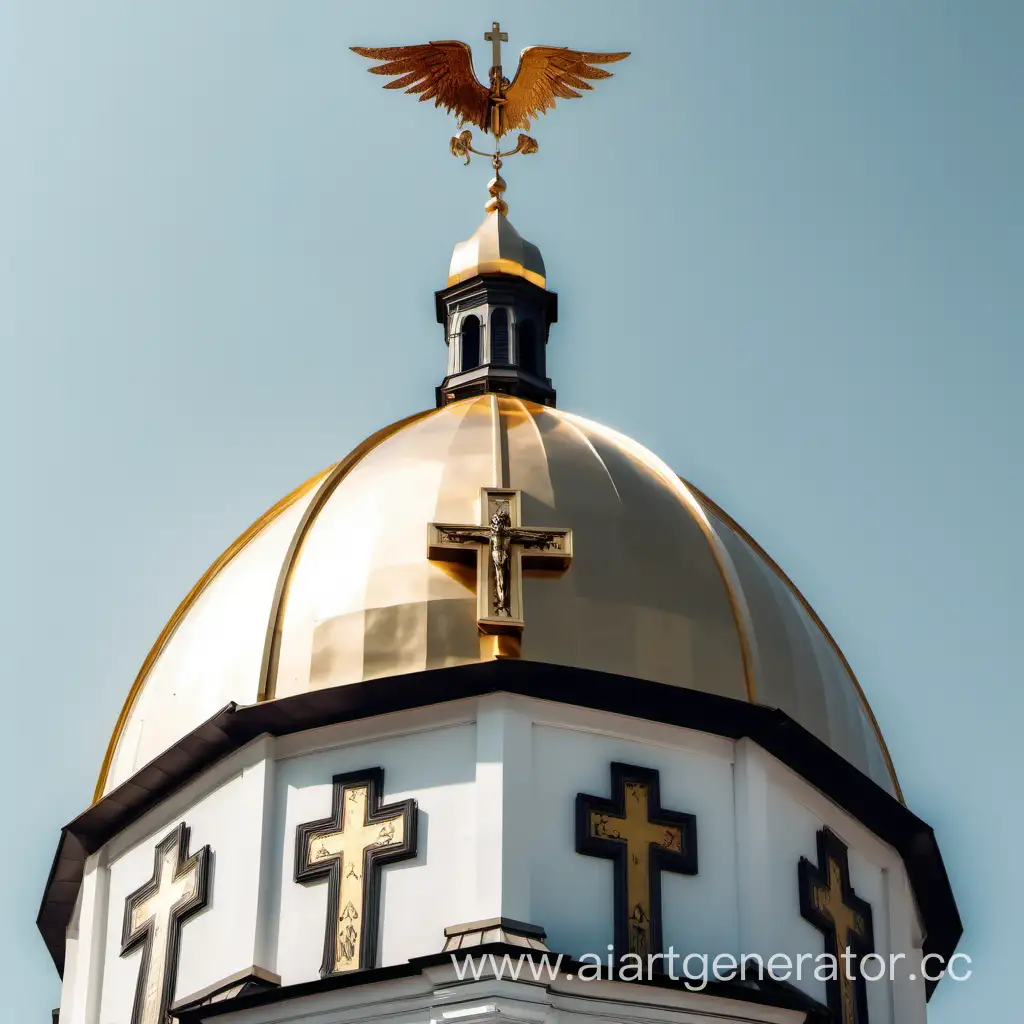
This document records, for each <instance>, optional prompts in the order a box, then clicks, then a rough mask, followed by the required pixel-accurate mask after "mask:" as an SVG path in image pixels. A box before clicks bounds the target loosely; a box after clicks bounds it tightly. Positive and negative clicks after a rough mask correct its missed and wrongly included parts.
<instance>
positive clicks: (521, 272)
mask: <svg viewBox="0 0 1024 1024" xmlns="http://www.w3.org/2000/svg"><path fill="white" fill-rule="evenodd" d="M482 274H504V275H505V276H506V277H522V278H525V279H526V280H527V281H529V282H530V284H535V285H536V286H537V287H538V288H546V287H547V278H546V277H545V276H544V275H543V274H538V273H537V272H536V271H535V270H528V269H527V268H526V267H524V266H523V265H522V264H521V263H517V262H516V261H515V260H510V259H497V260H484V262H482V263H476V264H474V265H473V266H471V267H467V268H466V269H465V270H460V271H459V272H458V273H457V274H449V275H448V287H449V288H450V287H451V286H452V285H453V284H461V283H462V282H463V281H469V280H471V279H472V278H474V277H480V276H481V275H482Z"/></svg>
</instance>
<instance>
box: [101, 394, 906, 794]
mask: <svg viewBox="0 0 1024 1024" xmlns="http://www.w3.org/2000/svg"><path fill="white" fill-rule="evenodd" d="M492 486H493V487H502V488H510V489H518V490H519V491H521V511H522V522H523V524H524V525H525V526H550V527H567V528H570V529H571V530H572V536H573V541H572V544H573V548H574V551H575V558H574V559H573V562H572V564H571V566H570V567H569V569H568V571H566V572H564V573H563V574H561V575H555V574H550V573H547V574H540V575H538V576H531V575H530V574H526V576H525V578H524V580H523V618H524V620H525V630H524V632H523V636H522V657H523V658H525V659H528V660H530V661H535V662H547V663H551V664H556V665H568V666H576V667H580V668H589V669H597V670H601V671H603V672H610V673H617V674H621V675H623V676H632V677H636V678H640V679H646V680H654V681H657V682H661V683H666V684H670V685H672V686H678V687H686V688H688V689H691V690H697V691H704V692H707V693H712V694H717V695H720V696H724V697H730V698H734V699H736V700H738V701H752V702H756V703H759V704H763V705H769V706H773V707H777V708H779V709H781V710H782V711H783V712H785V713H786V714H787V715H789V716H790V717H791V718H792V719H794V720H795V721H796V722H798V723H799V724H800V725H802V726H804V727H805V728H806V729H808V730H809V731H810V732H811V733H813V734H814V735H815V736H817V737H818V738H819V739H820V740H822V741H823V742H824V743H826V744H828V745H829V746H830V747H831V748H832V749H833V750H835V751H836V752H837V753H838V754H840V755H841V756H842V757H844V758H846V760H847V761H849V762H851V763H852V764H853V765H855V766H856V767H857V768H859V769H860V770H861V771H862V772H864V773H865V774H866V775H868V776H870V778H872V779H873V780H874V781H875V782H876V783H878V784H879V785H881V786H882V787H883V788H885V789H887V790H888V791H889V792H891V793H897V794H898V792H899V790H898V785H897V782H896V778H895V775H894V774H893V771H892V767H891V763H890V761H889V757H888V754H887V752H886V749H885V745H884V741H883V740H882V737H881V734H880V733H879V731H878V728H877V725H876V724H875V721H874V718H873V717H872V714H871V711H870V709H869V707H868V705H867V702H866V700H865V699H864V696H863V694H862V693H861V691H860V688H859V686H858V684H857V681H856V679H855V678H854V676H853V673H852V672H851V671H850V669H849V666H848V665H847V663H846V661H845V659H844V658H843V656H842V654H841V653H840V651H839V649H838V647H837V646H836V645H835V643H834V642H833V641H832V638H831V637H830V636H829V634H828V632H827V631H826V629H825V628H824V626H823V625H822V624H821V622H820V621H819V619H818V618H817V616H816V615H815V614H814V612H813V611H812V610H811V608H810V607H809V606H808V604H807V603H806V601H804V599H803V598H802V597H801V595H800V594H799V592H798V591H797V590H796V588H795V587H794V586H793V585H792V584H791V583H790V581H789V580H788V579H787V578H786V576H785V575H784V574H783V573H782V572H781V570H779V569H778V567H777V566H776V565H775V563H774V562H772V561H771V559H770V558H768V556H767V555H766V554H765V553H764V552H763V551H762V550H761V549H760V548H759V547H758V546H757V544H756V543H755V542H754V541H753V540H751V538H749V537H748V536H747V535H746V534H745V533H744V532H743V531H742V530H741V529H740V528H739V527H738V526H737V525H736V524H735V523H734V522H733V521H732V520H731V519H730V518H729V517H728V516H726V515H725V514H724V513H723V512H722V511H721V510H720V509H718V507H717V506H716V505H714V503H712V502H711V501H710V500H709V499H708V498H706V497H705V496H704V495H703V494H701V493H700V492H699V491H698V490H697V489H696V488H694V487H692V486H690V485H688V484H687V483H685V482H684V481H682V480H681V479H680V478H679V477H678V476H676V475H675V474H674V473H673V472H672V471H671V470H670V469H669V468H668V467H667V466H666V465H665V464H664V463H663V462H662V461H661V460H659V459H658V458H657V457H656V456H655V455H653V454H652V453H651V452H649V451H647V449H645V448H644V447H642V446H641V445H639V444H638V443H637V442H635V441H631V440H630V439H628V438H626V437H624V436H622V435H621V434H619V433H617V432H615V431H614V430H611V429H609V428H607V427H603V426H600V425H598V424H596V423H592V422H590V421H588V420H584V419H581V418H580V417H578V416H574V415H572V414H570V413H567V412H563V411H560V410H556V409H553V408H548V407H545V406H541V405H537V404H534V403H532V402H529V401H525V400H523V399H521V398H516V397H506V396H499V395H496V394H484V395H480V396H478V397H472V398H467V399H463V400H461V401H455V402H453V403H451V404H448V405H445V406H443V407H442V408H440V409H436V410H431V411H430V412H426V413H421V414H419V415H417V416H413V417H411V418H409V419H407V420H403V421H401V422H399V423H397V424H394V425H393V426H391V427H388V428H386V429H384V430H382V431H380V432H379V433H378V434H376V435H374V436H373V437H371V438H370V439H368V440H367V441H366V442H365V443H364V444H363V445H361V446H360V447H359V448H357V449H356V450H355V451H354V452H353V453H352V454H350V455H349V456H347V457H346V458H345V459H344V460H342V462H340V463H338V464H337V465H335V466H333V467H331V468H330V469H328V470H326V471H325V472H324V473H322V474H320V475H319V476H317V477H315V478H313V479H312V480H310V481H308V482H307V483H306V484H304V485H303V486H302V487H300V488H299V489H298V490H297V491H295V492H293V493H292V494H291V495H290V496H289V497H287V498H286V499H284V500H283V501H282V502H280V503H279V504H278V505H276V506H275V507H274V508H273V509H271V510H270V512H268V513H267V514H266V515H265V516H264V517H263V518H262V519H260V520H259V521H258V522H257V523H256V524H255V525H254V526H253V527H252V528H251V529H250V530H249V531H247V532H246V533H245V534H244V535H243V536H242V537H241V538H239V540H238V541H237V542H236V543H235V544H233V545H232V546H231V547H230V548H229V549H228V551H227V552H225V554H224V555H223V556H222V557H221V558H220V559H218V561H217V562H216V563H215V564H214V566H212V567H211V569H210V571H209V572H208V573H207V574H206V575H205V576H204V577H203V579H202V580H201V581H200V582H199V584H197V586H196V587H195V588H194V589H193V591H192V593H191V594H189V596H188V597H187V598H186V600H185V601H184V602H183V603H182V605H181V606H180V607H179V609H178V611H177V612H176V613H175V615H174V617H173V618H172V620H171V622H170V623H169V624H168V626H167V628H166V629H165V630H164V632H163V633H162V634H161V636H160V637H159V639H158V641H157V643H156V645H155V646H154V648H153V650H152V652H151V653H150V655H149V657H148V658H147V659H146V662H145V664H144V666H143V668H142V670H141V671H140V673H139V676H138V678H137V679H136V681H135V684H134V685H133V687H132V690H131V693H130V695H129V697H128V700H127V702H126V704H125V707H124V709H123V711H122V714H121V716H120V719H119V720H118V723H117V727H116V729H115V732H114V735H113V737H112V738H111V743H110V749H109V751H108V754H107V758H106V760H105V762H104V766H103V770H102V773H101V777H100V780H99V784H98V790H97V795H103V794H104V793H107V792H109V791H110V790H111V789H113V788H114V787H116V786H117V785H119V784H120V783H122V782H124V781H125V780H126V779H127V778H129V777H130V776H131V775H132V774H133V773H134V772H135V771H137V770H138V769H139V768H141V767H142V766H143V765H145V764H146V763H147V762H149V761H150V760H151V759H152V758H154V757H155V756H156V755H158V754H159V753H161V752H162V751H163V750H165V749H166V748H167V747H169V746H170V745H171V744H172V743H174V742H176V741H177V740H179V739H180V738H181V737H183V736H184V735H186V734H187V733H188V732H189V731H190V730H192V729H194V728H196V727H197V726H198V725H199V724H200V723H202V722H203V721H205V720H206V719H207V718H209V717H210V716H212V715H213V714H214V713H215V712H217V711H218V710H219V709H220V708H222V707H223V706H224V705H225V704H227V703H228V702H230V701H234V702H237V703H238V704H251V703H254V702H257V701H264V700H273V699H274V698H278V697H285V696H288V695H292V694H298V693H302V692H305V691H309V690H316V689H323V688H327V687H342V686H346V685H349V684H352V683H358V682H361V681H363V680H367V679H371V678H374V677H382V676H395V675H401V674H403V673H410V672H414V671H418V670H423V669H434V668H443V667H446V666H452V665H458V664H463V663H468V662H473V661H477V660H480V659H481V658H482V657H483V656H484V655H482V653H481V647H480V644H479V640H478V633H477V603H476V597H475V594H474V588H473V581H472V580H471V579H470V580H467V579H466V577H465V576H460V575H459V574H458V573H455V572H453V571H452V570H451V568H450V567H449V566H447V565H444V564H441V563H437V562H432V561H429V560H428V558H427V527H428V524H430V523H432V522H435V521H436V522H445V523H464V524H475V523H479V522H480V521H481V519H480V515H481V509H480V503H481V487H492ZM624 685H628V683H625V684H624Z"/></svg>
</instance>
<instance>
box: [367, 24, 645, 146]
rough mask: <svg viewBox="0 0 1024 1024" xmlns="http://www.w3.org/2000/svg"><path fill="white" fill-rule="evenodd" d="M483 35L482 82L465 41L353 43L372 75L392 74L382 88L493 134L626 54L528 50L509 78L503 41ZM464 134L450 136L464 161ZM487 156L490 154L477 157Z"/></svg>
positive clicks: (516, 125)
mask: <svg viewBox="0 0 1024 1024" xmlns="http://www.w3.org/2000/svg"><path fill="white" fill-rule="evenodd" d="M484 38H485V39H486V40H487V41H489V42H491V44H492V46H493V65H492V67H491V69H490V72H489V74H488V84H487V85H484V84H483V83H482V82H481V81H480V80H479V79H478V78H477V76H476V72H474V70H473V53H472V51H471V49H470V48H469V46H468V45H467V44H466V43H462V42H459V41H457V40H442V41H441V42H436V43H422V44H420V45H418V46H381V47H372V46H353V47H352V49H353V50H354V51H355V52H356V53H358V54H360V56H363V57H369V58H370V59H371V60H380V61H384V62H385V63H383V64H378V65H377V66H376V67H373V68H370V69H369V70H370V71H371V72H372V73H373V74H375V75H396V76H398V77H396V78H395V80H394V81H393V82H388V83H387V84H386V85H385V86H384V88H385V89H404V90H405V91H406V92H407V93H412V94H413V95H418V96H419V98H420V102H425V101H426V100H433V101H434V106H435V107H444V108H445V110H447V111H449V112H450V113H453V114H455V115H456V116H457V117H458V118H459V125H460V127H462V126H463V125H473V126H475V127H477V128H479V129H480V130H481V131H484V132H489V133H490V134H491V135H493V136H494V137H495V142H496V144H497V143H498V140H500V139H501V137H502V136H503V135H505V134H506V133H507V132H510V131H513V130H515V129H521V130H526V129H528V128H529V127H530V119H531V118H534V117H536V116H537V115H538V114H545V113H547V111H548V110H551V109H554V106H555V101H556V100H572V99H578V98H579V97H580V96H581V95H582V94H583V92H586V91H589V90H590V89H592V88H593V86H592V85H591V84H590V82H591V81H594V80H597V79H601V78H610V77H611V75H612V73H611V72H610V71H606V70H605V69H604V68H600V67H596V66H595V65H598V64H610V63H613V62H614V61H619V60H623V59H624V58H625V57H628V56H629V54H628V53H589V52H587V51H584V50H570V49H569V48H568V47H565V46H528V47H527V48H526V49H525V50H523V52H522V53H521V54H520V55H519V68H518V69H517V71H516V74H515V77H514V78H513V79H512V80H511V81H509V80H508V79H507V78H506V77H504V75H503V74H502V71H501V43H502V42H503V41H505V40H507V39H508V35H507V33H504V32H501V31H500V26H499V25H498V24H497V22H495V23H494V24H493V25H492V30H491V31H490V32H488V33H486V34H485V36H484ZM470 139H471V135H470V133H469V132H462V133H461V134H459V135H457V136H456V137H455V138H453V139H452V143H451V144H452V152H453V153H455V154H457V155H459V156H465V157H466V161H467V163H468V162H469V154H470V153H479V150H476V149H473V147H472V145H470ZM536 151H537V143H536V141H535V140H534V139H532V138H530V136H528V135H520V136H519V144H518V145H517V146H516V148H515V149H514V150H511V152H509V153H500V154H499V153H497V152H495V154H494V157H493V158H494V159H498V158H499V157H501V156H510V155H511V153H518V152H522V153H534V152H536ZM481 155H484V156H490V155H491V154H481Z"/></svg>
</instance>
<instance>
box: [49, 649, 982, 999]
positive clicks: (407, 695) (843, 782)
mask: <svg viewBox="0 0 1024 1024" xmlns="http://www.w3.org/2000/svg"><path fill="white" fill-rule="evenodd" d="M496 692H506V693H514V694H520V695H522V696H524V697H535V698H539V699H542V700H549V701H557V702H560V703H563V704H571V705H576V706H579V707H586V708H593V709H595V710H598V711H609V712H613V713H616V714H621V715H629V716H630V717H633V718H643V719H647V720H650V721H655V722H664V723H666V724H668V725H676V726H681V727H683V728H687V729H695V730H697V731H699V732H707V733H713V734H716V735H719V736H724V737H727V738H729V739H741V738H743V737H748V738H749V739H751V740H753V741H754V742H755V743H757V744H758V745H759V746H760V747H763V748H764V749H765V750H766V751H768V753H770V754H771V755H772V756H773V757H776V758H777V759H778V760H780V761H782V762H783V763H784V764H786V765H788V766H789V767H790V768H791V769H793V771H795V772H796V773H797V774H799V775H801V776H802V777H803V778H804V779H806V780H807V781H808V782H809V783H811V785H813V786H815V787H816V788H817V789H819V790H821V791H822V792H823V793H824V794H825V795H826V796H827V797H829V798H830V799H831V800H833V801H834V802H835V803H837V804H839V805H840V806H841V807H842V808H844V809H845V810H846V811H847V812H848V813H850V814H851V815H852V816H853V817H855V818H856V819H857V820H858V821H860V822H861V823H862V824H863V825H864V826H865V827H866V828H868V829H869V830H870V831H871V832H874V833H875V835H877V836H879V837H880V838H881V839H882V840H883V841H885V842H887V843H888V844H889V845H890V846H892V847H894V848H895V849H896V850H897V851H898V852H899V854H900V856H901V857H902V858H903V861H904V863H905V864H906V867H907V873H908V874H909V876H910V882H911V886H912V887H913V891H914V896H915V898H916V900H917V905H918V908H919V910H920V912H921V916H922V918H923V920H924V930H925V935H926V938H925V943H924V952H925V953H926V954H928V953H936V954H938V955H939V956H941V957H942V958H943V960H944V961H945V962H948V960H949V957H950V956H951V955H952V954H953V952H954V950H955V949H956V945H957V943H958V942H959V940H960V936H961V934H962V932H963V926H962V924H961V922H960V914H959V912H958V911H957V907H956V901H955V899H954V897H953V891H952V888H951V887H950V884H949V878H948V876H947V875H946V869H945V866H944V864H943V862H942V854H941V853H940V852H939V847H938V844H937V843H936V841H935V835H934V833H933V832H932V830H931V828H930V827H929V826H928V825H926V824H925V823H924V822H923V821H921V819H920V818H918V817H917V816H916V815H915V814H913V813H912V812H911V811H909V810H908V809H907V808H906V807H905V806H904V805H903V804H902V803H900V802H899V800H897V799H896V798H895V797H893V796H891V795H890V794H889V793H887V792H886V791H885V790H884V789H882V788H881V787H880V786H879V785H878V784H877V783H875V782H873V781H872V780H871V779H869V778H868V777H867V776H866V775H864V774H863V773H862V772H860V771H859V770H858V769H857V768H854V766H853V765H852V764H850V763H849V762H848V761H846V760H844V759H843V758H842V757H840V756H839V755H838V754H837V753H836V752H835V751H834V750H832V749H831V747H829V746H827V745H826V744H825V743H822V742H821V740H819V739H818V738H817V737H816V736H813V735H812V734H811V733H810V732H808V731H807V730H806V729H805V728H803V726H801V725H798V724H797V723H796V722H794V721H793V720H792V719H791V718H790V717H789V716H788V715H786V714H784V713H783V712H781V711H779V710H778V709H776V708H770V707H765V706H763V705H760V704H749V703H747V702H746V701H740V700H734V699H732V698H730V697H720V696H718V695H716V694H711V693H702V692H700V691H697V690H686V689H683V688H681V687H676V686H668V685H666V684H664V683H655V682H651V681H650V680H645V679H634V678H631V677H627V676H617V675H612V674H610V673H607V672H594V671H591V670H588V669H581V668H569V667H566V666H561V665H548V664H544V663H541V662H531V661H511V660H510V661H489V662H479V663H474V664H470V665H460V666H457V667H454V668H445V669H431V670H428V671H425V672H413V673H408V674H406V675H400V676H387V677H384V678H382V679H370V680H367V681H365V682H361V683H351V684H349V685H347V686H338V687H334V688H331V689H325V690H313V691H311V692H309V693H302V694H297V695H296V696H293V697H282V698H280V699H278V700H273V701H267V702H266V703H262V704H250V705H246V706H244V707H239V706H238V705H236V704H229V705H228V706H227V707H225V708H224V709H223V710H221V711H219V712H217V714H216V715H214V716H213V717H212V718H210V719H209V720H207V721H206V722H204V723H203V724H202V725H200V726H199V727H198V728H197V729H194V730H193V731H192V732H190V733H189V734H188V735H187V736H184V737H183V738H182V739H181V740H179V741H178V742H177V743H175V744H174V746H172V747H170V748H169V749H168V750H166V751H164V753H162V754H161V755H160V756H159V757H157V758H155V759H154V760H153V761H151V762H150V763H149V764H147V765H146V766H145V767H144V768H142V769H140V770H139V771H138V772H136V773H135V775H133V776H132V777H131V778H130V779H129V780H128V781H126V782H124V783H122V784H121V785H120V786H118V787H117V788H116V789H115V790H112V791H111V792H110V793H108V794H107V795H106V796H105V797H103V799H102V800H100V801H99V802H98V803H95V804H93V806H92V807H90V808H89V809H88V810H87V811H85V812H84V813H82V814H80V815H79V816H78V817H77V818H75V820H74V821H72V822H71V823H70V824H68V825H67V826H65V828H64V830H63V832H62V834H61V838H60V842H59V844H58V847H57V854H56V857H55V858H54V862H53V867H52V868H51V869H50V877H49V879H48V880H47V883H46V889H45V892H44V895H43V901H42V906H41V907H40V910H39V916H38V918H37V924H38V926H39V930H40V932H41V933H42V935H43V939H44V941H45V942H46V946H47V949H49V951H50V955H51V956H52V957H53V961H54V963H55V964H56V965H57V969H58V970H59V971H60V972H61V973H63V969H64V942H65V933H66V930H67V925H68V922H69V921H70V920H71V914H72V911H73V909H74V904H75V899H76V898H77V895H78V889H79V887H80V885H81V882H82V872H83V868H84V864H85V858H86V857H87V856H88V855H89V854H91V853H93V852H94V851H96V850H98V849H99V848H100V847H101V846H102V845H103V844H104V843H106V842H108V841H109V840H110V839H112V838H113V837H114V836H115V835H117V834H118V833H119V832H120V831H122V830H123V829H125V828H127V827H128V826H129V825H130V824H132V822H134V821H137V820H138V819H139V818H140V817H141V816H142V815H143V814H145V813H146V812H147V811H148V810H150V808H152V807H154V806H156V805H157V804H158V803H160V802H161V801H162V800H164V799H165V798H166V797H167V796H169V795H170V794H171V793H173V792H174V791H175V790H177V789H179V788H180V787H181V786H182V785H184V784H185V783H186V782H188V781H189V780H190V779H192V778H194V777H195V776H196V775H198V774H199V773H200V772H201V771H203V770H204V769H206V768H209V767H210V766H211V765H213V764H214V763H215V762H217V761H219V760H220V759H221V758H222V757H224V756H225V755H227V754H229V753H231V752H232V751H234V750H237V749H239V748H240V747H242V746H244V745H245V744H246V743H249V742H250V741H251V740H254V739H255V738H256V737H257V736H261V735H264V734H269V735H272V736H284V735H288V734H290V733H296V732H302V731H304V730H306V729H315V728H319V727H321V726H325V725H334V724H336V723H339V722H351V721H358V720H359V719H364V718H370V717H373V716H374V715H383V714H389V713H393V712H396V711H405V710H409V709H411V708H417V707H425V706H427V705H431V704H440V703H444V702H446V701H452V700H461V699H464V698H467V697H479V696H482V695H484V694H487V693H496ZM795 870H796V867H795V866H794V871H795ZM935 984H936V983H935V982H929V983H928V993H929V995H930V994H931V991H932V990H933V989H934V987H935Z"/></svg>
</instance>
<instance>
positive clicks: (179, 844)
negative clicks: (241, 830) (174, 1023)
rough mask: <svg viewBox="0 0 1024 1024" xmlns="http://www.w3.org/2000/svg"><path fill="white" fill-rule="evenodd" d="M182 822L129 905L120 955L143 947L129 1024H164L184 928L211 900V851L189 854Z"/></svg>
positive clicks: (161, 847) (157, 854) (157, 853)
mask: <svg viewBox="0 0 1024 1024" xmlns="http://www.w3.org/2000/svg"><path fill="white" fill-rule="evenodd" d="M188 846H189V829H188V827H187V826H186V825H185V823H184V822H182V823H181V824H180V825H178V827H177V828H176V829H174V831H172V832H170V833H169V834H168V835H166V836H165V837H164V838H163V839H162V840H161V841H160V843H159V844H157V847H156V850H155V852H154V855H153V876H152V878H150V880H149V881H148V882H146V883H145V884H144V885H142V886H140V887H139V888H138V889H136V890H135V891H134V892H133V893H131V894H130V895H129V896H128V898H127V899H126V900H125V906H124V924H123V925H122V928H121V956H127V955H128V954H129V953H131V952H133V951H134V950H136V949H138V948H139V947H140V946H141V947H142V959H141V962H140V964H139V980H138V982H137V983H136V986H135V1002H134V1004H133V1006H132V1019H131V1024H166V1021H167V1019H168V1016H167V1014H168V1010H169V1009H170V1006H171V1001H172V1000H173V998H174V989H175V984H176V982H177V978H178V951H179V945H180V941H181V926H182V924H183V923H184V922H185V921H186V920H187V919H188V918H190V917H192V916H193V914H196V913H198V912H199V911H200V910H202V909H203V908H204V907H205V906H206V905H207V902H208V899H209V886H210V847H209V846H204V847H202V848H200V849H199V850H196V852H195V853H194V854H192V856H191V857H190V856H189V855H188Z"/></svg>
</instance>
